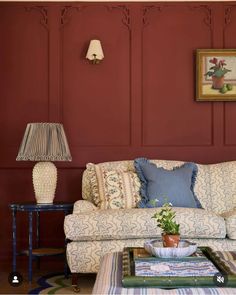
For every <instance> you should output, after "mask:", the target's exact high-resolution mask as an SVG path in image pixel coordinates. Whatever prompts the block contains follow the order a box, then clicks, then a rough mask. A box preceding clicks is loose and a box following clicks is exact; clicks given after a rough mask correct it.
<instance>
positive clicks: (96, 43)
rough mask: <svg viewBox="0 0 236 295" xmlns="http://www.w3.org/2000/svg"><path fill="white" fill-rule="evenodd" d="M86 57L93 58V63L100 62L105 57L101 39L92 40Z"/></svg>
mask: <svg viewBox="0 0 236 295" xmlns="http://www.w3.org/2000/svg"><path fill="white" fill-rule="evenodd" d="M86 58H87V59H89V60H91V62H92V63H93V64H98V63H99V62H100V61H101V60H102V59H103V58H104V54H103V50H102V45H101V42H100V40H91V41H90V43H89V48H88V51H87V54H86Z"/></svg>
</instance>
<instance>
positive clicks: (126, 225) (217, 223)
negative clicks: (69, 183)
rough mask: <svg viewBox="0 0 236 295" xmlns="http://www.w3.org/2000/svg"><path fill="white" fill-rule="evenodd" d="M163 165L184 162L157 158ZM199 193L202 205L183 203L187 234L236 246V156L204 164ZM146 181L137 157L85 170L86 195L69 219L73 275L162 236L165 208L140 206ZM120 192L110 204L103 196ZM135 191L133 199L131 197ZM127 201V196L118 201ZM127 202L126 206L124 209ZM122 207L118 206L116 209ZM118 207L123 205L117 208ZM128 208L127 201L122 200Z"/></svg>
mask: <svg viewBox="0 0 236 295" xmlns="http://www.w3.org/2000/svg"><path fill="white" fill-rule="evenodd" d="M151 162H153V163H154V164H155V165H156V166H157V167H163V168H165V169H167V170H172V169H173V168H174V167H179V166H181V165H183V164H184V162H181V161H170V160H168V161H167V160H151ZM197 167H198V173H197V177H196V182H195V186H194V192H195V194H196V196H197V197H198V199H199V201H200V202H201V205H202V208H200V209H199V208H179V207H174V208H173V209H174V210H175V211H176V221H177V222H178V223H179V224H180V233H181V238H182V239H188V240H190V241H192V242H196V243H197V244H198V245H199V246H210V247H212V248H213V249H218V250H229V251H231V250H235V249H236V161H231V162H225V163H218V164H208V165H202V164H197ZM139 190H140V183H139V179H138V177H137V174H136V173H135V168H134V161H115V162H105V163H99V164H92V163H89V164H87V166H86V170H85V171H84V173H83V180H82V198H83V200H78V201H76V202H75V204H74V209H73V213H72V214H70V215H67V216H66V217H65V221H64V231H65V235H66V238H67V239H68V240H69V241H70V242H69V243H68V244H67V249H66V253H67V261H68V265H69V268H70V270H71V272H72V274H76V273H91V272H97V271H98V269H99V263H100V260H101V257H102V256H103V255H104V254H106V253H109V252H117V251H122V249H123V248H124V247H127V246H128V247H134V246H143V244H144V242H145V241H147V240H150V239H156V238H160V237H161V232H160V229H159V228H158V227H157V225H156V222H155V220H154V219H153V218H151V217H152V216H153V214H154V213H155V212H157V211H158V210H160V209H159V208H135V206H136V205H137V202H138V200H139V198H140V195H139ZM109 194H111V195H112V196H113V197H114V200H113V203H112V204H111V205H110V208H109V209H105V208H104V207H103V205H102V203H101V200H102V199H103V198H104V196H105V195H106V197H107V196H108V197H109ZM130 195H132V197H133V198H132V200H133V201H130V200H128V201H127V200H126V196H130ZM117 200H121V201H117ZM119 202H121V203H122V202H123V204H124V203H125V202H127V203H126V204H125V209H119V205H120V204H121V203H119ZM113 206H114V208H116V209H114V208H113ZM117 206H118V207H117ZM121 208H122V204H121Z"/></svg>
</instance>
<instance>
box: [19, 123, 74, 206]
mask: <svg viewBox="0 0 236 295" xmlns="http://www.w3.org/2000/svg"><path fill="white" fill-rule="evenodd" d="M71 159H72V158H71V154H70V150H69V146H68V143H67V139H66V135H65V132H64V128H63V125H62V124H59V123H29V124H27V127H26V130H25V134H24V137H23V140H22V142H21V145H20V149H19V152H18V155H17V158H16V160H17V161H39V162H38V163H36V164H35V166H34V168H33V186H34V192H35V197H36V200H37V203H38V204H52V203H53V199H54V197H55V191H56V185H57V168H56V166H55V165H54V164H53V163H52V162H51V161H71Z"/></svg>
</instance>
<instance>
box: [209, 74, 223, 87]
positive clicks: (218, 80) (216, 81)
mask: <svg viewBox="0 0 236 295" xmlns="http://www.w3.org/2000/svg"><path fill="white" fill-rule="evenodd" d="M224 78H225V77H224V76H222V77H215V76H212V88H213V89H221V88H222V87H223V86H224Z"/></svg>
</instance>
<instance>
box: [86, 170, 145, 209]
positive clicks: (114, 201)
mask: <svg viewBox="0 0 236 295" xmlns="http://www.w3.org/2000/svg"><path fill="white" fill-rule="evenodd" d="M95 171H96V179H97V185H96V186H93V187H92V190H93V196H94V199H93V200H94V203H95V204H96V205H97V206H98V207H99V208H101V209H124V208H127V209H128V208H135V207H137V203H138V202H139V201H140V194H139V190H140V181H139V178H138V176H137V174H136V173H134V172H131V171H127V172H123V171H118V170H106V169H105V170H104V169H103V168H102V166H100V165H95Z"/></svg>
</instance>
